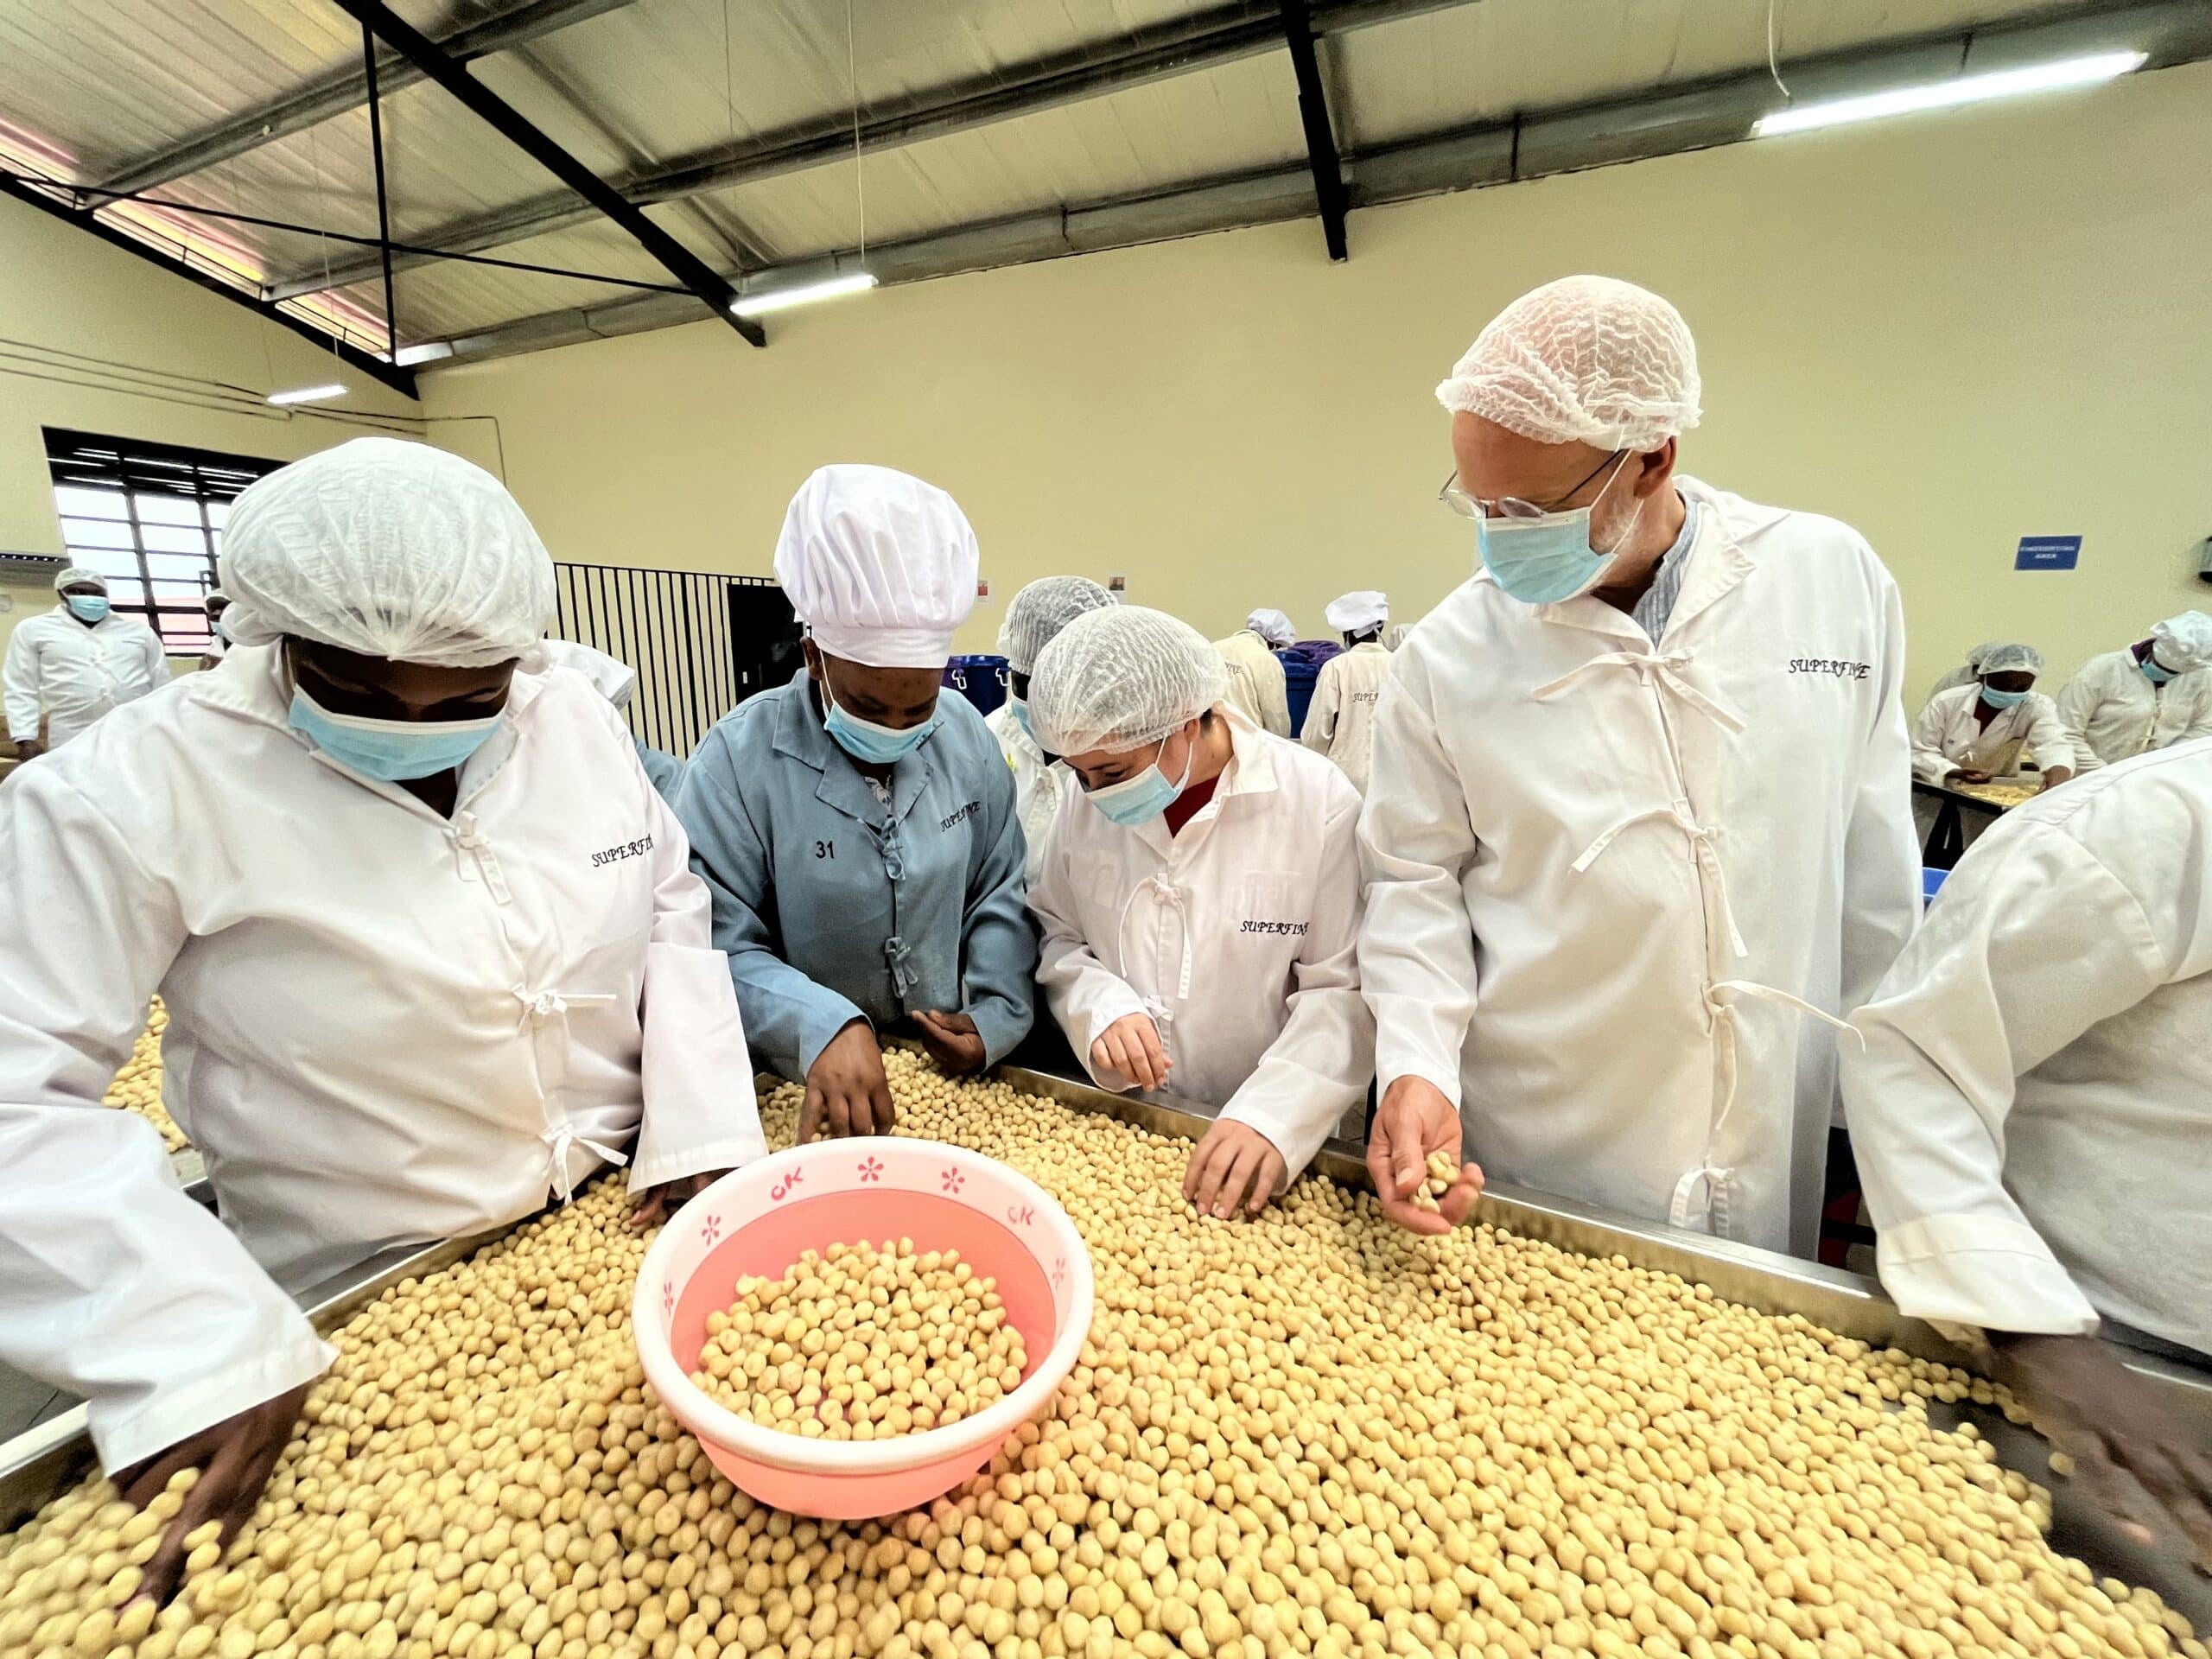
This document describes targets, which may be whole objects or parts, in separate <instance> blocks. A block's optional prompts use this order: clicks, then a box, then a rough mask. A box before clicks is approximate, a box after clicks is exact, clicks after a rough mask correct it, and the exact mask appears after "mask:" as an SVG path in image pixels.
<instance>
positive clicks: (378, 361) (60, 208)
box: [0, 173, 416, 397]
mask: <svg viewBox="0 0 2212 1659" xmlns="http://www.w3.org/2000/svg"><path fill="white" fill-rule="evenodd" d="M55 188H60V189H67V188H69V187H67V185H60V186H57V187H55ZM0 194H4V195H10V196H13V197H14V198H15V199H16V200H18V201H22V202H28V203H29V204H30V206H32V207H35V208H37V209H39V210H40V211H41V213H51V214H53V215H54V218H56V219H60V220H61V221H62V222H63V223H65V224H68V225H73V226H76V227H77V228H78V229H79V230H80V231H85V232H89V233H90V234H92V235H93V236H96V237H98V238H99V239H100V240H101V241H103V242H105V243H108V244H110V245H112V246H115V247H118V248H121V249H122V250H123V251H124V252H125V253H133V254H136V255H137V256H138V257H140V258H141V259H143V260H145V261H146V262H147V263H148V264H153V265H157V266H159V267H160V268H161V269H162V270H165V271H168V273H169V274H170V275H171V276H174V277H183V278H184V279H185V280H186V281H187V282H191V283H198V284H199V285H200V287H202V288H204V289H207V291H208V292H209V293H211V294H219V295H221V296H223V298H225V299H226V300H228V301H230V302H231V303H232V304H233V305H242V306H244V307H245V308H246V309H247V310H249V311H251V312H252V313H253V314H254V315H256V316H258V317H263V318H265V319H266V320H267V321H270V322H273V323H276V324H277V325H279V326H280V327H285V328H289V329H290V330H291V331H292V332H293V333H294V334H297V335H299V336H300V337H301V338H302V339H303V340H313V341H314V342H315V344H316V345H318V346H324V347H327V349H329V350H332V351H334V352H335V353H337V354H338V358H339V360H340V362H342V363H344V364H346V365H347V366H348V367H351V368H356V369H359V371H360V372H362V373H364V374H365V375H367V376H368V377H369V378H371V379H372V380H374V381H376V382H377V383H378V385H385V386H389V387H391V390H392V391H396V392H397V393H399V395H400V396H401V397H415V396H416V391H415V372H414V371H413V370H412V369H403V368H400V367H399V366H397V365H396V364H391V363H387V362H385V360H384V359H382V358H380V357H378V356H377V355H376V354H375V353H371V352H365V351H363V350H361V348H360V347H359V346H353V345H349V344H347V343H346V341H345V340H340V339H338V338H337V337H336V336H334V335H333V334H329V333H328V332H327V331H326V330H324V329H321V328H318V327H315V325H314V324H313V323H311V322H309V321H307V320H306V319H305V318H303V317H296V316H293V315H291V314H290V313H289V312H286V311H280V310H279V309H277V306H276V304H275V303H274V302H271V301H268V300H260V299H256V298H255V297H254V296H252V295H251V294H249V293H247V292H246V291H245V289H240V288H234V287H232V285H231V284H230V283H226V282H225V281H223V280H222V278H220V277H213V276H210V275H209V274H208V273H207V272H206V271H204V270H199V269H198V268H196V267H195V266H194V265H192V264H189V263H188V261H186V260H184V259H181V258H179V257H175V256H173V255H170V254H167V253H163V252H162V251H161V250H160V249H159V248H156V246H154V245H152V244H151V243H149V242H142V241H141V240H139V239H138V238H137V237H135V236H132V235H130V233H129V232H126V231H120V230H118V229H117V228H116V227H115V226H112V225H104V224H102V223H101V222H100V221H99V219H96V218H94V217H93V216H92V213H91V212H90V211H88V210H86V209H82V208H77V207H68V206H67V205H66V204H64V203H62V202H60V201H57V200H54V197H53V196H51V195H49V194H48V193H47V192H46V191H44V190H41V189H40V188H38V187H37V186H36V185H34V184H29V183H27V182H25V181H23V180H22V178H21V177H20V176H18V175H16V174H13V173H0Z"/></svg>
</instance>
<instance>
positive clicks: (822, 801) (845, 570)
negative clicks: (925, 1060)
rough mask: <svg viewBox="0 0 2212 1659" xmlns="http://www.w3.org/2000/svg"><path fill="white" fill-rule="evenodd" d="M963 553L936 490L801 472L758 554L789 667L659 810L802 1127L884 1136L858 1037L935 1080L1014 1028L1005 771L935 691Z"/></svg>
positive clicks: (1028, 966) (969, 572)
mask: <svg viewBox="0 0 2212 1659" xmlns="http://www.w3.org/2000/svg"><path fill="white" fill-rule="evenodd" d="M976 563H977V552H976V532H975V531H973V530H971V529H970V528H969V524H968V518H967V515H966V514H964V513H963V512H961V511H960V506H959V504H958V503H957V502H956V501H954V500H953V499H952V498H951V497H950V496H949V495H947V494H946V493H944V491H943V490H940V489H938V487H937V486H934V485H931V484H926V483H925V482H923V481H922V480H920V479H918V478H912V477H910V476H908V475H907V474H905V473H899V472H894V471H893V470H892V469H891V468H889V467H858V466H837V467H823V468H822V469H820V470H819V471H818V472H817V473H815V474H813V475H812V476H811V477H810V478H809V479H808V480H806V482H805V483H804V484H802V485H801V486H799V490H798V494H797V495H795V496H793V497H792V498H791V508H790V510H789V511H788V512H786V513H785V517H784V528H783V534H782V536H781V537H779V540H778V541H777V543H776V576H777V579H778V580H779V581H780V582H782V583H783V586H784V592H785V595H786V596H787V597H788V598H789V599H790V600H791V608H792V610H793V611H794V612H796V613H798V619H799V620H800V621H801V622H803V623H804V624H805V625H806V629H807V633H806V638H805V639H804V642H803V649H804V654H805V662H806V665H805V667H804V669H802V670H801V671H800V672H799V673H798V675H797V676H796V677H794V678H793V679H792V680H791V683H790V684H788V685H783V686H778V687H776V688H775V689H773V690H768V691H763V692H761V693H760V694H759V695H758V696H753V697H749V698H747V700H746V701H745V702H741V703H740V704H739V705H738V706H737V707H736V708H735V709H733V710H731V712H730V713H728V715H724V716H723V717H722V719H721V721H719V722H718V723H717V724H716V725H715V728H714V730H712V731H711V732H709V733H708V734H707V737H706V741H703V742H702V743H701V744H700V745H699V747H698V748H697V749H696V750H695V751H694V752H693V753H692V756H691V759H690V763H689V764H688V765H687V766H685V767H684V772H683V785H682V787H681V789H680V790H679V791H678V792H677V813H678V816H680V817H682V818H683V825H684V829H686V830H687V831H688V832H689V834H690V838H691V849H692V859H693V862H694V864H695V866H696V868H697V869H698V871H699V874H701V875H702V876H703V877H704V878H705V879H706V882H707V887H708V890H709V892H710V893H712V894H713V895H714V905H715V944H718V945H720V946H721V948H722V949H723V950H725V951H727V952H728V956H729V972H730V976H731V977H732V979H733V980H734V982H735V983H736V986H737V1001H738V1006H739V1007H741V1008H742V1009H743V1010H744V1013H745V1019H746V1032H747V1037H748V1039H750V1040H751V1042H752V1045H753V1053H754V1055H755V1056H756V1057H757V1058H759V1059H760V1061H761V1062H762V1063H763V1064H764V1065H768V1066H771V1067H772V1068H773V1069H774V1070H775V1071H777V1072H779V1074H780V1075H782V1076H784V1077H789V1078H791V1079H792V1080H794V1081H798V1080H801V1079H804V1082H805V1084H806V1096H805V1103H804V1105H803V1107H802V1108H801V1110H800V1119H799V1132H800V1137H801V1139H802V1140H804V1139H809V1138H810V1137H811V1136H812V1135H814V1134H815V1132H816V1131H817V1129H821V1128H827V1129H828V1130H829V1132H830V1133H831V1134H833V1135H870V1134H887V1133H888V1132H889V1131H890V1128H891V1125H892V1122H893V1107H892V1103H891V1089H890V1084H889V1083H888V1082H887V1080H886V1078H885V1077H884V1074H883V1054H882V1050H881V1048H880V1046H879V1041H878V1039H879V1037H880V1036H888V1035H890V1034H892V1033H906V1034H910V1035H912V1036H913V1037H915V1038H917V1039H919V1040H920V1042H921V1044H922V1046H924V1047H925V1048H926V1049H928V1050H929V1052H930V1053H931V1057H932V1058H935V1059H936V1060H937V1062H938V1064H939V1065H942V1066H943V1067H944V1069H945V1070H946V1071H950V1072H953V1073H956V1074H957V1073H960V1072H966V1071H981V1070H982V1068H983V1067H985V1066H987V1065H995V1064H996V1063H997V1062H998V1061H999V1060H1000V1059H1001V1058H1004V1056H1005V1055H1006V1054H1007V1052H1008V1051H1010V1050H1011V1049H1012V1048H1013V1047H1014V1045H1015V1044H1017V1043H1019V1042H1020V1040H1021V1039H1022V1038H1023V1037H1024V1036H1026V1035H1027V1033H1028V1030H1029V1024H1030V1018H1031V1012H1032V1009H1033V999H1034V996H1035V983H1034V975H1035V970H1036V966H1037V942H1036V936H1035V934H1034V932H1033V931H1032V930H1031V927H1030V925H1029V916H1028V912H1027V908H1026V907H1025V906H1024V904H1023V885H1022V874H1021V870H1022V848H1021V825H1020V821H1019V820H1018V818H1017V817H1016V816H1015V810H1014V774H1013V773H1012V772H1009V771H1008V770H1007V764H1006V760H1005V757H1004V756H1002V755H1001V754H1000V753H999V748H998V744H997V743H996V741H994V740H993V738H992V736H991V734H990V730H989V728H987V727H986V726H985V725H984V724H983V717H982V715H979V714H977V713H976V709H975V706H974V705H973V704H971V703H970V702H969V701H968V699H967V698H965V697H963V696H950V697H946V696H940V693H941V692H942V691H943V690H944V667H945V664H946V663H947V662H949V661H950V659H951V655H952V636H953V634H954V632H956V631H957V629H958V628H959V626H960V625H961V624H962V623H963V622H964V621H966V620H968V613H969V611H970V610H971V609H972V608H973V607H974V606H975V603H976Z"/></svg>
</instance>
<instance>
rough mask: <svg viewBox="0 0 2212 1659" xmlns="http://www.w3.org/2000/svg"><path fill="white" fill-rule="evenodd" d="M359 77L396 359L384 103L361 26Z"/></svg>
mask: <svg viewBox="0 0 2212 1659" xmlns="http://www.w3.org/2000/svg"><path fill="white" fill-rule="evenodd" d="M361 75H362V79H365V81H366V82H367V83H368V89H369V154H370V155H372V156H374V157H375V158H376V164H377V252H378V254H379V255H380V256H381V257H383V260H384V338H385V346H387V348H388V349H389V350H390V351H391V355H392V357H393V359H395V360H396V359H397V358H398V356H399V302H398V297H397V296H396V295H395V294H394V293H393V292H392V289H391V193H390V192H389V191H387V190H386V189H385V182H384V107H383V105H384V100H383V99H380V98H378V96H377V37H376V35H374V33H372V31H371V29H370V28H369V26H368V25H367V24H366V23H363V24H362V25H361Z"/></svg>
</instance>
